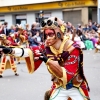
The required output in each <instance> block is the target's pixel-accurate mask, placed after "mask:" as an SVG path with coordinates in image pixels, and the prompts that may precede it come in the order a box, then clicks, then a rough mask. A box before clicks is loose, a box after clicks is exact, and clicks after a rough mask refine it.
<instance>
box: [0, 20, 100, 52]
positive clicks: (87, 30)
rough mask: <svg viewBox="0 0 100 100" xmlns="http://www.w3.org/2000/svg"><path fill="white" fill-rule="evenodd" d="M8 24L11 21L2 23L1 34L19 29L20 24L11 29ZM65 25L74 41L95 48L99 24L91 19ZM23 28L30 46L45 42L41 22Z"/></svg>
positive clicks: (7, 34) (85, 46) (83, 46)
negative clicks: (86, 21)
mask: <svg viewBox="0 0 100 100" xmlns="http://www.w3.org/2000/svg"><path fill="white" fill-rule="evenodd" d="M8 24H9V23H7V22H4V23H3V24H0V34H5V35H6V36H9V34H14V33H16V32H17V31H18V24H16V25H12V26H11V27H10V28H9V29H8ZM65 26H66V33H65V35H66V36H69V37H70V38H71V39H72V40H73V41H75V42H77V43H78V44H79V45H80V47H81V48H82V49H85V50H93V49H94V48H95V44H96V43H97V41H98V39H99V36H98V30H100V25H99V24H97V23H96V22H92V21H89V22H88V24H85V25H81V24H77V27H74V26H73V25H72V23H71V22H66V24H65ZM30 27H31V28H30ZM74 29H76V33H75V34H73V31H74ZM23 30H25V31H27V34H28V42H29V46H38V45H39V44H41V43H43V34H42V31H41V30H40V24H39V23H37V22H34V23H33V24H32V25H31V26H29V24H26V25H25V29H23Z"/></svg>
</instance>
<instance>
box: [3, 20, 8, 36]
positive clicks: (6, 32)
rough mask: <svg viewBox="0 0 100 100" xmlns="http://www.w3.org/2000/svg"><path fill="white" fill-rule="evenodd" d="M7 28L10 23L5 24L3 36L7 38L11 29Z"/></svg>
mask: <svg viewBox="0 0 100 100" xmlns="http://www.w3.org/2000/svg"><path fill="white" fill-rule="evenodd" d="M7 27H8V23H7V22H4V29H3V34H5V35H6V36H8V35H9V29H8V28H7Z"/></svg>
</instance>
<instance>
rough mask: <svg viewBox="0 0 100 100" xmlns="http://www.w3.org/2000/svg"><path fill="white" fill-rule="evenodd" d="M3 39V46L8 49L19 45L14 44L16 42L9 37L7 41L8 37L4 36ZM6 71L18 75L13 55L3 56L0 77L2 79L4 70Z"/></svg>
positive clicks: (0, 64)
mask: <svg viewBox="0 0 100 100" xmlns="http://www.w3.org/2000/svg"><path fill="white" fill-rule="evenodd" d="M1 35H2V34H1ZM1 38H2V39H1V40H0V42H1V45H4V46H6V47H13V46H18V44H17V43H15V42H14V40H13V38H12V37H11V36H9V37H8V38H7V39H6V36H5V35H2V36H1ZM6 69H12V70H13V72H14V73H15V75H18V74H17V68H16V65H15V61H14V56H13V55H9V54H7V55H6V54H2V57H1V63H0V76H1V77H2V74H3V72H4V70H6Z"/></svg>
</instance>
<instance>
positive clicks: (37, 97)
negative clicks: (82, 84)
mask: <svg viewBox="0 0 100 100" xmlns="http://www.w3.org/2000/svg"><path fill="white" fill-rule="evenodd" d="M16 66H17V69H18V73H19V76H14V73H13V71H12V70H11V69H9V70H5V72H4V73H3V78H1V79H0V100H44V99H43V97H44V93H45V91H46V90H48V89H50V87H51V84H52V83H51V81H50V79H51V76H50V74H49V72H48V71H47V68H46V66H45V64H44V63H42V65H41V66H40V68H39V69H38V70H37V71H36V72H34V73H33V74H29V73H28V71H27V68H26V64H25V62H24V61H21V64H17V65H16ZM84 73H85V76H86V78H87V81H88V83H89V86H90V97H91V100H100V95H99V94H100V53H96V54H95V53H94V51H93V50H84Z"/></svg>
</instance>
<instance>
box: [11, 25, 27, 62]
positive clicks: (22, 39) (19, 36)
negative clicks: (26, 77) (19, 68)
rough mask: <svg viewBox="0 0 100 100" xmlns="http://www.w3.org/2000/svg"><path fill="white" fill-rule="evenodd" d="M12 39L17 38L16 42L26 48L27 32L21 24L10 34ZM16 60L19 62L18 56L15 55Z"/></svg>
mask: <svg viewBox="0 0 100 100" xmlns="http://www.w3.org/2000/svg"><path fill="white" fill-rule="evenodd" d="M12 37H13V38H14V39H18V40H19V41H18V44H19V45H20V47H22V48H26V47H27V45H28V33H27V31H25V30H24V29H23V28H22V26H20V25H19V26H18V32H16V33H14V34H13V36H12ZM17 62H18V63H20V57H17Z"/></svg>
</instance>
